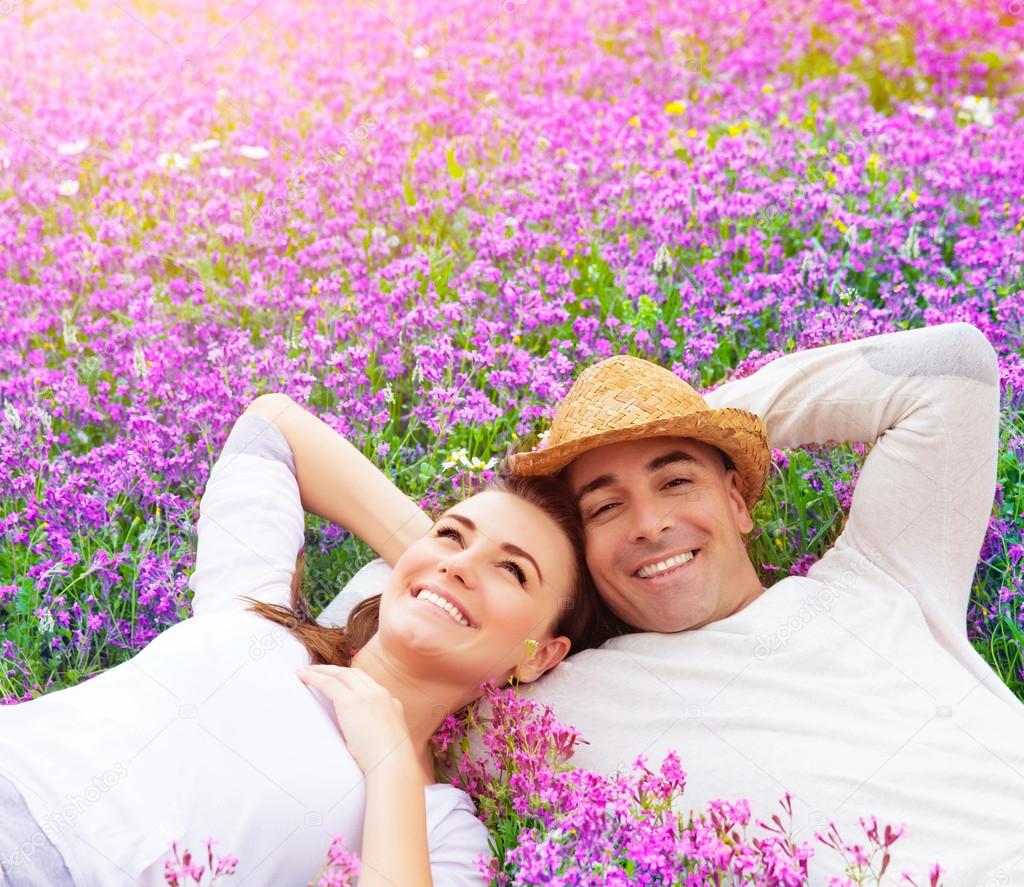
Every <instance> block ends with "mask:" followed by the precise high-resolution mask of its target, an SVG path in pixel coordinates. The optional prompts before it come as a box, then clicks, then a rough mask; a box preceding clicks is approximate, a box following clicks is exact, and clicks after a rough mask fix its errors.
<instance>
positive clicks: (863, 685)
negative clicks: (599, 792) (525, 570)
mask: <svg viewBox="0 0 1024 887" xmlns="http://www.w3.org/2000/svg"><path fill="white" fill-rule="evenodd" d="M706 400H707V401H708V404H709V406H712V407H739V408H742V409H746V410H750V411H751V412H754V413H756V414H758V415H760V416H761V417H762V418H763V419H764V421H765V423H766V426H767V430H768V436H769V441H770V443H771V446H772V447H775V448H790V447H797V446H800V445H802V444H808V443H824V442H825V441H827V440H835V441H863V442H868V443H871V444H873V447H872V448H871V451H870V453H869V454H868V456H867V458H866V460H865V462H864V466H863V469H862V471H861V473H860V477H859V479H858V481H857V485H856V489H855V492H854V496H853V504H852V507H851V510H850V515H849V518H848V520H847V522H846V525H845V528H844V530H843V532H842V534H841V535H840V536H839V538H838V540H837V541H836V544H835V545H834V546H833V547H832V548H831V549H830V550H829V551H828V552H827V553H826V554H825V556H824V557H823V558H822V559H821V560H820V561H818V562H817V563H816V564H814V566H812V567H811V569H810V570H809V572H808V574H807V576H790V577H788V578H785V579H783V580H781V581H779V582H777V583H775V584H774V585H772V586H771V587H770V588H769V589H768V590H767V591H766V592H765V593H763V594H762V595H761V596H760V597H759V598H757V599H756V600H755V601H754V602H753V603H751V604H750V605H749V606H748V607H746V608H745V609H743V610H741V611H740V612H738V613H736V614H734V615H733V616H730V617H728V618H726V619H722V620H720V621H718V622H715V623H712V624H711V625H707V626H705V627H703V628H700V629H696V630H692V631H683V632H678V633H674V634H658V633H650V632H645V633H641V634H634V635H629V636H625V637H621V638H616V639H613V640H611V641H609V642H607V643H606V644H604V645H603V646H602V647H601V648H599V649H596V650H587V651H584V652H582V653H580V654H579V655H576V656H570V657H569V658H568V659H567V660H565V661H564V662H563V663H562V664H560V665H559V666H558V667H557V668H555V669H554V670H553V671H551V672H549V673H548V674H547V675H545V676H544V677H543V678H542V679H541V680H540V681H539V682H538V683H537V684H536V685H534V688H533V692H532V695H533V698H535V699H536V700H538V701H540V702H544V703H548V704H550V705H551V706H552V707H553V708H554V711H555V713H556V714H557V715H558V716H559V717H560V718H561V719H562V720H564V721H566V722H568V723H570V724H573V725H575V726H576V727H577V728H579V730H580V731H581V732H582V734H583V735H584V737H586V738H587V739H588V740H589V742H590V744H589V745H584V746H582V747H580V749H579V750H578V752H577V753H576V756H575V758H574V763H576V764H577V765H578V766H581V767H587V768H590V769H593V770H597V771H599V772H603V773H612V772H614V771H616V770H618V769H620V768H622V769H629V767H630V766H631V765H632V762H633V760H634V759H635V758H636V756H637V755H639V754H644V755H646V756H647V758H648V761H649V762H651V761H653V762H658V761H660V760H661V758H662V757H663V756H664V755H665V753H666V752H668V751H669V750H672V749H674V750H676V751H678V752H679V754H680V756H681V759H682V764H683V767H684V769H685V770H686V771H687V773H688V777H689V778H688V781H687V788H686V793H685V795H684V796H683V798H682V805H683V807H684V808H687V807H689V808H693V809H695V810H698V811H699V810H701V809H703V808H704V807H705V806H706V804H707V802H708V801H710V800H713V799H717V798H721V799H737V798H741V797H742V798H749V799H750V801H751V803H752V806H753V810H754V814H755V817H760V818H762V819H768V818H769V817H770V816H771V815H772V814H773V813H776V812H779V813H781V810H780V809H779V807H778V801H779V799H781V798H782V796H783V794H784V793H785V792H787V791H788V792H791V793H792V794H793V795H794V796H795V798H794V811H795V822H794V824H795V836H796V838H797V839H798V840H806V841H810V842H811V844H812V845H814V846H815V847H816V848H817V852H816V855H815V857H814V859H813V860H812V862H811V868H810V871H811V875H812V878H811V881H812V883H813V884H816V885H817V884H822V885H823V884H826V883H827V881H828V877H829V876H830V875H839V874H841V868H840V866H839V865H838V862H839V857H838V856H837V855H836V854H834V853H833V851H831V850H829V849H828V848H826V847H823V846H822V845H820V844H818V843H817V842H816V841H815V840H814V832H815V831H822V832H823V831H824V830H825V827H826V824H827V822H828V821H830V820H831V821H834V822H836V823H837V825H838V827H839V829H840V832H841V834H842V835H843V836H844V837H845V838H846V840H847V841H848V842H850V843H861V844H863V843H865V841H864V836H863V833H862V831H861V829H860V827H859V825H858V818H859V817H867V816H871V815H875V816H877V817H878V818H879V820H880V821H883V822H888V823H892V824H894V825H901V824H905V825H906V833H905V835H904V837H902V838H901V839H900V840H898V841H897V842H896V844H895V845H894V846H893V848H892V850H893V865H892V870H891V873H890V874H891V876H892V881H888V882H889V883H895V882H896V881H897V879H898V878H899V874H900V873H901V872H903V871H909V872H911V873H912V874H913V875H914V877H915V878H917V880H918V883H919V884H926V883H927V882H928V870H929V868H930V867H931V865H932V864H934V863H935V862H939V863H941V864H942V866H943V867H944V868H945V869H946V874H945V875H944V876H943V883H944V884H945V885H946V887H975V885H978V887H981V885H987V884H990V885H993V887H996V885H998V887H1009V885H1024V706H1022V705H1021V703H1020V702H1019V701H1018V700H1017V699H1016V698H1015V697H1014V696H1013V694H1012V693H1011V692H1010V691H1009V689H1008V688H1007V687H1006V686H1005V685H1004V684H1003V683H1002V682H1001V681H1000V680H999V678H998V677H997V676H996V675H995V674H994V673H993V672H992V670H991V669H990V668H989V666H988V665H987V664H986V663H985V662H984V660H983V659H982V658H981V657H980V656H979V655H978V654H977V653H976V652H975V651H974V649H973V648H972V647H971V645H970V643H969V642H968V640H967V633H966V609H967V601H968V595H969V592H970V587H971V581H972V576H973V574H974V570H975V566H976V564H977V560H978V554H979V550H980V546H981V542H982V539H983V536H984V533H985V529H986V526H987V522H988V517H989V514H990V512H991V508H992V502H993V494H994V487H995V465H996V456H997V448H998V421H999V381H998V372H997V364H996V359H995V355H994V352H993V350H992V348H991V346H990V345H989V344H988V342H987V341H986V340H985V338H984V337H983V336H982V334H981V333H980V332H979V331H978V330H977V329H975V328H973V327H971V326H969V325H967V324H959V323H958V324H948V325H944V326H938V327H931V328H927V329H920V330H913V331H908V332H900V333H895V334H889V335H882V336H875V337H871V338H867V339H862V340H860V341H857V342H848V343H844V344H839V345H832V346H827V347H822V348H815V349H810V350H806V351H803V352H798V353H795V354H791V355H787V356H784V357H781V358H779V359H777V360H774V361H772V362H771V363H769V364H768V365H766V366H764V367H762V368H761V369H760V370H759V371H758V372H756V373H754V374H753V375H751V376H750V377H748V378H746V379H740V380H736V381H734V382H731V383H728V384H726V385H723V386H722V387H720V388H718V389H717V390H715V391H714V392H712V393H710V394H709V395H707V397H706ZM374 564H375V565H374V567H373V568H372V570H368V571H367V575H372V577H373V578H372V581H373V583H374V584H376V583H379V582H381V581H384V580H385V579H386V575H387V568H386V566H383V565H381V564H378V563H377V562H374ZM361 581H362V580H361V579H360V582H361ZM370 590H371V589H365V590H364V589H362V588H360V586H359V584H357V583H356V581H355V580H354V581H353V583H350V585H349V587H348V588H347V589H346V592H345V594H344V595H343V596H341V600H339V605H338V607H332V608H331V612H330V613H328V614H327V616H328V619H331V618H333V619H335V620H337V619H340V618H341V616H342V612H343V610H344V607H345V606H347V605H348V604H350V603H351V602H352V601H353V600H354V599H358V598H359V597H361V596H362V595H363V594H364V593H366V592H367V591H370ZM888 877H889V876H887V879H888Z"/></svg>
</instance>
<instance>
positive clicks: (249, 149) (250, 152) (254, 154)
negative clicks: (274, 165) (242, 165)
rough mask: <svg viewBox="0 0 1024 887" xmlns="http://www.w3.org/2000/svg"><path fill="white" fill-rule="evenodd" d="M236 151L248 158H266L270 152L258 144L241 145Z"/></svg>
mask: <svg viewBox="0 0 1024 887" xmlns="http://www.w3.org/2000/svg"><path fill="white" fill-rule="evenodd" d="M238 153H239V154H240V155H241V156H242V157H248V158H249V159H250V160H266V158H268V157H269V156H270V152H269V151H268V150H267V149H266V148H261V147H260V146H259V145H242V147H240V148H239V149H238Z"/></svg>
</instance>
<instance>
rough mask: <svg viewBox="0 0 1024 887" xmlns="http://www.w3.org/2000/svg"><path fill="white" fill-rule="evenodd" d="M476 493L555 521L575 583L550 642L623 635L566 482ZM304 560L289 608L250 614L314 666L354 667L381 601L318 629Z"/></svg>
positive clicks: (493, 483) (521, 483) (490, 487)
mask: <svg viewBox="0 0 1024 887" xmlns="http://www.w3.org/2000/svg"><path fill="white" fill-rule="evenodd" d="M479 492H481V493H484V492H502V493H509V494H510V495H513V496H517V497H519V498H520V499H523V500H524V501H526V502H529V503H530V504H531V505H535V506H536V507H537V508H539V509H540V510H541V511H543V512H544V513H545V514H547V515H548V516H549V517H550V518H551V519H552V520H554V522H555V523H556V524H558V526H559V527H560V528H561V529H562V531H563V532H564V533H565V535H566V536H567V537H568V539H569V542H570V544H571V546H572V550H573V553H574V555H575V563H574V564H573V566H574V574H573V582H572V587H571V590H570V592H569V595H568V596H567V597H566V598H565V599H564V601H563V603H562V606H561V608H560V609H559V613H558V618H557V619H556V621H555V624H554V626H553V628H552V635H553V636H554V637H558V636H561V635H564V636H565V637H567V638H569V640H570V641H571V642H572V648H571V652H572V653H578V652H579V651H580V650H586V649H587V648H589V647H596V646H598V645H599V644H601V643H603V642H604V641H605V640H607V639H608V638H609V637H613V636H615V635H617V634H621V633H623V624H622V623H621V622H620V621H619V620H618V619H616V618H615V617H614V616H613V615H612V614H611V612H610V611H609V610H608V608H607V607H606V606H605V605H604V603H603V602H602V601H601V599H600V598H599V597H598V595H597V592H596V590H595V588H594V584H593V581H592V580H591V578H590V572H589V571H588V570H587V564H586V559H585V553H584V539H583V525H582V523H581V521H580V517H579V511H578V509H577V507H576V500H575V498H574V497H573V495H572V491H571V490H570V489H569V487H568V485H567V484H566V483H565V482H564V481H562V480H560V479H558V478H553V477H520V476H517V475H513V474H499V475H497V476H496V477H495V478H494V479H492V480H490V481H488V482H487V483H486V484H484V485H483V487H481V489H480V491H479ZM304 560H305V558H304V556H303V555H301V554H300V555H299V559H298V561H297V563H296V566H295V573H294V574H293V576H292V600H291V606H290V607H284V606H280V605H278V604H268V603H265V602H263V601H252V599H251V598H250V599H249V600H251V601H252V602H251V605H250V607H249V609H250V610H252V611H254V612H256V613H259V614H260V615H261V616H264V617H266V618H267V619H269V620H271V621H272V622H276V623H278V624H279V625H283V626H285V627H286V628H287V629H288V630H289V631H290V632H291V633H292V634H293V635H295V637H296V638H298V639H299V640H300V641H301V642H302V645H303V646H304V647H305V648H306V651H307V652H308V653H309V656H310V659H312V660H313V662H314V663H316V664H320V665H341V666H346V667H347V666H349V665H351V664H352V658H353V657H354V656H355V654H356V653H357V652H358V651H359V650H360V649H361V648H362V647H363V646H364V645H365V644H366V642H367V641H369V640H370V638H371V637H373V635H374V634H376V632H377V626H378V619H379V615H380V599H381V596H380V595H379V594H375V595H373V596H371V597H368V598H366V599H365V600H363V601H360V602H359V603H358V604H356V606H355V607H353V608H352V610H351V612H350V613H349V616H348V622H347V624H346V625H345V626H344V627H343V628H342V627H328V626H325V625H320V624H319V623H318V622H317V621H316V620H315V619H314V618H313V617H312V616H311V615H310V612H309V606H308V604H307V602H306V599H305V596H304V595H303V593H302V571H303V567H304Z"/></svg>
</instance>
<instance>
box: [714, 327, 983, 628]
mask: <svg viewBox="0 0 1024 887" xmlns="http://www.w3.org/2000/svg"><path fill="white" fill-rule="evenodd" d="M705 399H706V400H707V402H708V404H709V405H710V406H712V407H725V406H730V407H740V408H743V409H747V410H750V411H751V412H754V413H757V414H758V415H760V416H761V417H762V419H763V420H764V422H765V425H766V427H767V430H768V438H769V442H770V444H771V446H772V447H796V446H800V445H802V444H807V443H825V442H827V441H861V442H866V443H871V444H873V446H872V448H871V450H870V452H869V453H868V455H867V457H866V459H865V461H864V465H863V468H862V469H861V473H860V477H859V479H858V480H857V484H856V488H855V490H854V494H853V499H852V503H851V507H850V515H849V519H848V520H847V522H846V526H845V528H844V530H843V532H842V534H841V535H840V537H839V539H838V540H837V541H836V545H835V547H834V548H833V549H832V550H831V551H830V552H829V553H828V554H827V555H826V557H830V556H832V557H836V556H838V555H836V554H835V553H836V552H847V551H851V550H852V551H853V552H856V553H857V555H858V558H859V559H860V560H861V562H863V559H864V558H867V562H868V563H870V564H872V565H874V566H876V567H878V568H880V569H882V570H884V571H885V572H886V573H887V574H888V575H889V576H891V577H892V578H893V579H895V580H896V581H897V582H898V583H899V584H900V585H902V586H903V587H905V588H906V589H908V590H909V591H910V593H911V594H913V595H914V597H915V598H916V599H917V600H918V602H919V604H920V605H921V607H922V609H923V610H924V613H925V615H926V617H928V619H929V621H930V622H932V623H933V625H937V624H939V623H941V624H943V625H944V626H945V627H946V628H947V629H948V630H949V631H952V632H955V633H957V634H963V632H964V630H965V628H964V626H965V621H966V613H967V601H968V597H969V593H970V588H971V582H972V579H973V575H974V571H975V568H976V566H977V562H978V555H979V552H980V549H981V543H982V540H983V539H984V535H985V531H986V529H987V526H988V518H989V515H990V514H991V511H992V504H993V499H994V495H995V482H996V460H997V455H998V447H999V370H998V362H997V360H996V355H995V352H994V350H993V348H992V346H991V345H990V344H989V342H988V340H987V339H986V338H985V336H984V335H983V334H982V333H981V332H980V331H979V330H978V329H977V328H976V327H974V326H971V325H970V324H967V323H951V324H943V325H939V326H932V327H926V328H923V329H915V330H908V331H904V332H897V333H887V334H884V335H879V336H871V337H868V338H865V339H861V340H859V341H855V342H844V343H842V344H838V345H828V346H824V347H821V348H812V349H808V350H805V351H800V352H796V353H794V354H789V355H784V356H783V357H780V358H777V359H776V360H773V361H772V362H771V363H769V364H767V365H765V366H764V367H762V368H761V369H760V370H758V371H757V372H756V373H754V374H753V375H751V376H749V377H748V378H746V379H738V380H736V381H735V382H729V383H727V384H725V385H723V386H721V387H720V388H718V389H716V390H715V391H713V392H710V393H709V394H708V395H707V396H706V398H705ZM823 560H824V558H823Z"/></svg>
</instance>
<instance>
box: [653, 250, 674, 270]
mask: <svg viewBox="0 0 1024 887" xmlns="http://www.w3.org/2000/svg"><path fill="white" fill-rule="evenodd" d="M671 267H672V254H671V253H670V252H669V251H668V244H667V243H663V244H662V245H661V246H659V247H658V251H657V252H656V253H655V254H654V273H655V274H662V273H663V272H665V271H668V270H669V269H670V268H671Z"/></svg>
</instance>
